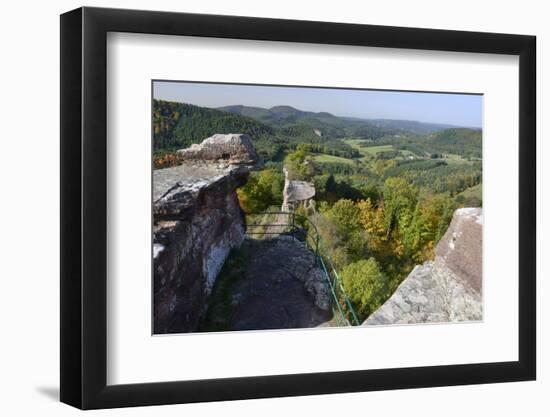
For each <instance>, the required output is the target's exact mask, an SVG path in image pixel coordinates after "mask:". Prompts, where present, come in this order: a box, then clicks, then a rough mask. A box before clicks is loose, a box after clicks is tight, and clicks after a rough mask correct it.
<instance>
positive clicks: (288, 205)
mask: <svg viewBox="0 0 550 417" xmlns="http://www.w3.org/2000/svg"><path fill="white" fill-rule="evenodd" d="M283 172H284V174H285V186H284V188H283V204H282V206H281V210H282V211H289V210H294V209H296V208H298V206H299V205H300V204H303V206H304V207H305V208H307V207H309V204H310V202H311V199H312V198H313V197H315V186H314V185H313V184H311V183H309V182H306V181H298V180H290V179H289V175H288V170H287V169H286V168H283Z"/></svg>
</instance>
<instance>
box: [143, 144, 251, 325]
mask: <svg viewBox="0 0 550 417" xmlns="http://www.w3.org/2000/svg"><path fill="white" fill-rule="evenodd" d="M249 147H251V144H250V141H249V138H248V137H247V136H246V135H214V136H212V137H211V138H209V139H206V140H205V141H203V143H202V144H201V145H198V146H194V147H192V148H190V149H191V150H189V152H186V151H188V150H182V151H180V153H181V155H182V157H181V158H180V162H181V165H179V166H176V167H172V168H166V169H159V170H155V171H154V173H153V217H154V224H153V269H154V280H153V287H154V288H153V291H154V326H153V327H154V333H156V334H159V333H181V332H189V331H194V330H196V329H197V327H198V323H199V321H200V319H201V317H202V315H203V313H204V311H205V310H206V308H207V298H208V295H209V294H210V292H211V290H212V287H213V285H214V283H215V281H216V278H217V276H218V273H219V271H220V270H221V268H222V266H223V264H224V262H225V259H226V258H227V256H228V254H229V251H230V250H231V249H232V248H235V247H238V246H240V244H241V243H242V241H243V239H244V232H245V222H244V213H243V212H242V210H241V208H240V205H239V202H238V199H237V194H236V192H235V190H236V189H237V188H238V187H240V186H242V185H244V184H245V183H246V181H247V179H248V170H249V166H251V164H252V163H256V161H257V159H255V158H256V155H255V151H254V149H253V148H249Z"/></svg>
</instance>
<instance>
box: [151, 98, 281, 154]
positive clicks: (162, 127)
mask: <svg viewBox="0 0 550 417" xmlns="http://www.w3.org/2000/svg"><path fill="white" fill-rule="evenodd" d="M215 133H247V134H249V135H250V136H251V137H254V138H258V137H262V136H266V135H273V134H274V133H275V132H274V130H273V128H271V127H269V126H266V125H265V124H263V123H260V122H258V121H257V120H255V119H253V118H250V117H243V116H238V115H234V114H231V113H227V112H224V111H220V110H215V109H209V108H206V107H199V106H194V105H192V104H185V103H176V102H171V101H163V100H154V101H153V138H154V148H155V149H169V148H176V147H180V148H181V147H187V146H189V145H191V144H193V143H199V142H201V141H202V140H203V139H204V138H207V137H209V136H212V135H213V134H215Z"/></svg>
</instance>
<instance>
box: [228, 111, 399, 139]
mask: <svg viewBox="0 0 550 417" xmlns="http://www.w3.org/2000/svg"><path fill="white" fill-rule="evenodd" d="M218 110H223V111H226V112H229V113H234V114H240V115H243V116H248V117H252V118H253V119H256V120H258V121H260V122H262V123H265V124H267V125H269V126H271V127H273V128H288V129H303V128H307V129H309V130H311V131H313V130H314V129H316V130H319V131H320V133H321V134H322V135H323V136H325V137H330V138H344V137H350V136H357V137H362V138H365V139H377V138H380V137H382V136H384V135H388V134H394V133H396V132H397V130H395V129H388V128H385V127H378V126H375V125H374V124H372V123H370V122H368V121H365V120H361V119H352V118H346V117H338V116H335V115H333V114H331V113H328V112H318V113H315V112H310V111H304V110H299V109H296V108H294V107H291V106H275V107H271V108H270V109H264V108H259V107H248V106H243V105H234V106H225V107H220V108H219V109H218Z"/></svg>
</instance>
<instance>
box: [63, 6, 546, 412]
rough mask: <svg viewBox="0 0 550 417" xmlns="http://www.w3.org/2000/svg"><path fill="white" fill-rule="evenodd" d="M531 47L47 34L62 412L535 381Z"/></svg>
mask: <svg viewBox="0 0 550 417" xmlns="http://www.w3.org/2000/svg"><path fill="white" fill-rule="evenodd" d="M535 66H536V65H535V37H532V36H524V35H509V34H493V33H475V32H459V31H446V30H432V29H416V28H400V27H387V26H371V25H355V24H341V23H326V22H311V21H292V20H276V19H264V18H251V17H235V16H214V15H197V14H184V13H167V12H150V11H135V10H118V9H100V8H87V7H85V8H80V9H77V10H74V11H71V12H68V13H65V14H63V15H62V16H61V313H60V314H61V401H63V402H65V403H67V404H70V405H73V406H75V407H79V408H82V409H93V408H111V407H124V406H139V405H155V404H174V403H186V402H200V401H220V400H234V399H248V398H264V397H277V396H297V395H313V394H327V393H343V392H357V391H369V390H386V389H400V388H420V387H434V386H446V385H462V384H480V383H495V382H506V381H523V380H533V379H535V376H536V350H535V346H536V330H535V329H536V317H535V311H536V306H535V301H536V296H535V295H536V294H535V292H536V270H535V254H536V250H535V249H536V233H535V231H536V193H535V172H536V166H535V162H536V158H535V156H536V146H535V143H536V141H535V125H536V123H535V104H536V96H535Z"/></svg>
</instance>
